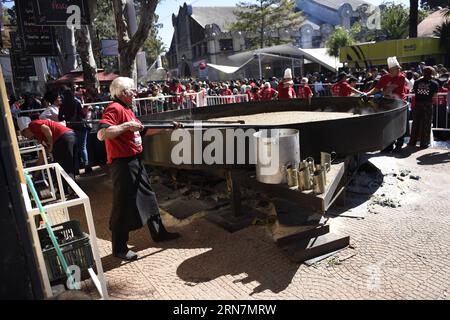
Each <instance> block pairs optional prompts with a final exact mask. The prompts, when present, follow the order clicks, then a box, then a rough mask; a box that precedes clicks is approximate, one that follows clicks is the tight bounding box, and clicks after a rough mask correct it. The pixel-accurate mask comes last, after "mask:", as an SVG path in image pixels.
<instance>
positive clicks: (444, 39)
mask: <svg viewBox="0 0 450 320" xmlns="http://www.w3.org/2000/svg"><path fill="white" fill-rule="evenodd" d="M434 35H435V36H436V37H439V42H440V45H441V47H442V48H444V49H445V51H446V52H447V53H448V52H450V19H447V20H446V21H444V22H443V23H442V24H441V25H440V26H438V27H437V28H436V30H435V31H434Z"/></svg>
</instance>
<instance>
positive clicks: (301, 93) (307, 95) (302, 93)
mask: <svg viewBox="0 0 450 320" xmlns="http://www.w3.org/2000/svg"><path fill="white" fill-rule="evenodd" d="M308 82H309V80H308V78H302V81H301V84H300V87H299V88H298V97H299V98H300V99H308V103H309V104H311V99H312V97H313V95H314V94H313V92H312V90H311V88H310V87H309V85H308Z"/></svg>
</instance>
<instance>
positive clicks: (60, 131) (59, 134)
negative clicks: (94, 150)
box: [17, 117, 79, 180]
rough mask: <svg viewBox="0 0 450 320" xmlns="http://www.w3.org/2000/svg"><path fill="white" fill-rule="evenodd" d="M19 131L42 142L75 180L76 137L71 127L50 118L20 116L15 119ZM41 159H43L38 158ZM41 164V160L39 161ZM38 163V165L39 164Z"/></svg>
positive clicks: (76, 170)
mask: <svg viewBox="0 0 450 320" xmlns="http://www.w3.org/2000/svg"><path fill="white" fill-rule="evenodd" d="M17 123H18V125H19V129H20V133H21V134H22V135H23V136H24V137H25V138H28V139H36V140H38V141H39V143H42V145H44V147H45V148H46V149H47V152H49V153H53V159H54V160H55V162H57V163H59V164H60V165H61V167H62V168H63V169H64V171H65V172H66V173H67V174H68V175H69V176H70V177H71V178H72V179H74V180H75V176H76V175H77V174H78V164H79V162H78V147H77V137H76V135H75V132H73V130H72V129H69V128H67V127H65V126H64V125H62V124H61V123H59V122H55V121H51V120H34V121H31V119H30V118H28V117H22V118H19V119H18V120H17ZM40 160H43V159H40ZM39 164H43V161H41V163H39ZM39 164H38V165H39Z"/></svg>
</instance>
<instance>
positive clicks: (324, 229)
mask: <svg viewBox="0 0 450 320" xmlns="http://www.w3.org/2000/svg"><path fill="white" fill-rule="evenodd" d="M329 232H330V226H328V225H321V226H319V227H317V228H313V229H309V230H306V231H303V232H299V233H295V234H290V235H288V236H286V237H283V238H279V239H277V240H276V241H275V243H276V244H277V246H280V247H284V246H289V245H290V244H295V243H296V242H299V241H302V240H308V239H311V238H317V237H320V236H322V235H324V234H327V233H329Z"/></svg>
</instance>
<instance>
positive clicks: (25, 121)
mask: <svg viewBox="0 0 450 320" xmlns="http://www.w3.org/2000/svg"><path fill="white" fill-rule="evenodd" d="M30 123H31V118H30V117H20V118H18V119H17V125H18V126H19V130H20V131H23V130H25V129H27V128H28V126H29V125H30Z"/></svg>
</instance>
